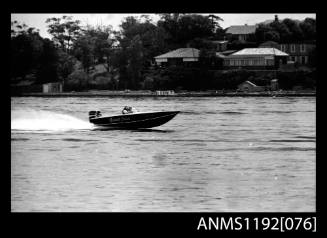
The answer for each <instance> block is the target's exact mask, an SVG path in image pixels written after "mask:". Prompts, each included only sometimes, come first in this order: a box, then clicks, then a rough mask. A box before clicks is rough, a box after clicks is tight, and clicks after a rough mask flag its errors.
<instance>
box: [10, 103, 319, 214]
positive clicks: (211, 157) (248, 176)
mask: <svg viewBox="0 0 327 238" xmlns="http://www.w3.org/2000/svg"><path fill="white" fill-rule="evenodd" d="M125 105H130V106H133V107H135V108H136V109H138V110H139V111H152V110H153V111H161V110H179V111H182V112H181V113H180V114H178V115H177V116H176V117H175V118H174V119H173V120H171V121H169V122H168V123H166V124H164V125H162V126H160V127H157V128H154V129H153V130H95V129H94V128H93V127H92V125H91V124H90V123H89V122H88V111H89V110H95V109H97V110H101V111H102V112H103V113H105V114H118V113H120V112H121V109H122V107H123V106H125ZM315 166H316V99H315V98H314V97H280V98H279V97H276V98H273V97H199V98H198V97H194V98H192V97H185V98H183V97H181V98H179V97H171V98H170V97H167V98H165V97H163V98H151V97H144V98H133V97H131V98H123V97H113V98H107V97H99V98H96V97H90V98H87V97H82V98H79V97H63V98H50V97H49V98H43V97H42V98H41V97H13V98H12V99H11V210H12V211H13V212H16V211H19V212H20V211H23V212H25V211H28V212H29V211H45V212H52V211H55V212H57V211H58V212H91V211H96V212H166V211H173V212H261V211H266V212H279V211H281V212H297V211H299V212H314V211H315V210H316V187H315V186H316V167H315Z"/></svg>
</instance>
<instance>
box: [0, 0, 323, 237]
mask: <svg viewBox="0 0 327 238" xmlns="http://www.w3.org/2000/svg"><path fill="white" fill-rule="evenodd" d="M12 4H13V3H12ZM14 4H15V6H11V7H10V9H9V11H8V13H9V14H8V15H3V16H5V17H6V19H5V20H4V22H7V21H8V19H7V16H9V17H10V14H11V13H90V12H92V13H159V12H194V13H196V12H198V13H206V12H208V13H209V12H210V13H211V12H219V13H252V12H253V13H273V12H278V13H316V14H317V15H316V17H317V18H316V19H317V23H318V24H317V27H318V28H320V30H318V33H319V34H318V39H317V47H318V49H319V51H318V59H321V60H319V61H318V62H319V63H318V65H317V67H318V68H319V69H322V68H323V67H324V64H325V63H324V61H323V54H324V53H323V52H326V51H324V49H325V44H326V43H324V42H325V41H323V40H322V39H323V35H322V32H323V31H324V28H325V25H324V22H323V13H322V12H323V8H319V6H317V4H314V3H312V2H310V3H300V2H297V1H295V2H294V3H292V2H286V1H266V2H264V1H257V2H256V1H255V2H253V1H251V3H250V2H245V1H242V2H241V3H237V2H232V1H230V2H218V1H217V2H216V3H213V2H203V1H201V2H195V1H194V2H184V3H180V5H178V4H177V3H169V4H168V3H167V2H166V1H164V2H163V1H161V2H153V1H152V2H150V1H149V2H147V3H144V2H143V3H142V4H141V3H139V2H135V3H134V4H133V5H132V4H130V3H127V2H125V3H124V2H120V3H114V5H112V3H108V2H107V3H101V2H98V3H97V4H96V6H95V9H94V6H93V5H92V6H91V7H90V3H87V2H83V3H81V1H79V2H69V3H67V2H66V3H59V2H40V3H31V2H28V1H24V2H22V3H19V2H15V3H14ZM67 4H68V6H67ZM117 4H121V5H120V6H118V5H117ZM176 4H177V6H176ZM49 5H51V6H49ZM117 6H118V7H117ZM92 8H93V9H92ZM8 26H9V24H8ZM320 33H321V34H320ZM8 35H10V34H8ZM9 40H10V38H9ZM320 49H321V50H320ZM7 50H8V55H10V48H9V47H7ZM5 63H8V67H10V65H9V64H10V63H9V61H8V60H7V62H5ZM319 73H320V72H319V71H318V76H317V78H318V82H317V104H316V106H317V130H316V136H317V144H316V155H317V157H316V212H313V213H289V212H286V213H274V212H260V213H256V212H250V213H243V212H242V213H237V212H235V213H230V212H224V213H201V212H196V213H193V212H192V213H189V212H185V213H156V212H150V213H120V212H119V213H11V211H10V209H11V202H10V201H11V195H10V194H11V193H10V191H11V177H10V175H11V170H10V165H11V163H10V153H11V151H10V148H11V142H10V137H11V132H10V126H9V123H10V122H9V118H8V121H7V119H6V120H5V122H4V124H5V127H2V130H4V133H2V134H3V135H8V138H9V140H8V138H7V139H5V142H4V143H3V144H2V145H3V148H4V147H5V148H6V152H5V153H7V152H8V155H9V156H8V157H7V158H9V159H8V160H6V163H5V167H6V168H9V169H8V170H7V169H6V170H5V171H6V173H2V175H5V179H4V180H3V181H6V186H5V188H6V189H5V191H6V192H7V196H5V202H4V203H2V204H5V209H4V211H5V214H6V215H7V216H6V221H5V222H6V223H7V222H8V224H9V226H10V228H11V229H10V231H11V232H12V233H17V232H18V233H21V234H24V235H25V234H27V233H34V232H36V233H38V234H40V235H42V236H43V235H44V236H47V235H48V234H56V235H67V231H70V234H77V233H79V234H86V235H88V234H91V235H92V237H93V236H95V235H96V234H99V232H100V233H101V234H102V235H105V236H112V235H116V236H117V235H118V236H121V235H122V234H123V233H126V232H127V233H130V234H131V235H136V234H137V233H140V234H142V233H144V232H145V233H148V234H151V235H154V236H155V235H161V234H176V232H178V233H181V234H183V235H188V234H196V235H201V236H202V235H206V234H213V235H219V234H220V233H221V232H223V233H224V232H225V231H216V230H211V231H197V230H196V228H197V226H198V222H199V219H200V218H201V217H212V218H215V217H225V218H228V217H238V216H241V217H243V218H245V217H249V218H254V217H270V218H272V217H282V216H284V217H298V216H301V217H303V218H305V217H308V216H316V217H317V231H318V233H319V232H320V231H322V230H323V224H324V223H323V222H322V220H321V219H322V217H323V216H322V205H323V202H324V200H323V199H322V184H323V182H322V174H323V173H324V172H323V169H324V167H323V164H322V161H323V159H324V156H323V153H322V144H321V142H320V141H321V138H323V136H324V133H323V132H322V131H321V130H318V127H319V128H321V125H323V124H324V121H325V120H323V119H322V117H320V116H321V114H322V113H318V112H319V111H321V110H323V94H324V93H323V92H322V91H321V90H320V89H324V88H325V87H324V85H323V81H324V80H325V79H324V76H323V75H322V74H319ZM7 78H9V73H8V77H7ZM320 79H322V80H323V81H320ZM326 80H327V79H326ZM6 86H8V88H7V87H6V88H7V89H8V90H3V92H2V95H1V96H2V97H3V100H1V103H3V104H4V105H2V109H4V110H3V111H4V113H6V112H5V111H6V110H7V108H8V111H9V110H10V106H9V105H10V104H9V103H10V101H11V100H10V85H9V83H8V84H7V85H6ZM7 94H8V95H7ZM8 111H7V113H6V114H7V115H10V114H9V112H8ZM318 114H319V117H318ZM7 123H8V124H7ZM7 133H8V134H7ZM9 143H10V144H9ZM8 172H9V173H8ZM8 178H9V179H8ZM319 187H320V189H318V188H319ZM7 228H8V227H7ZM241 231H242V232H247V231H245V230H241ZM251 231H252V232H253V231H255V230H251ZM239 232H240V231H234V233H239ZM265 233H267V231H266V232H265ZM286 234H287V233H286Z"/></svg>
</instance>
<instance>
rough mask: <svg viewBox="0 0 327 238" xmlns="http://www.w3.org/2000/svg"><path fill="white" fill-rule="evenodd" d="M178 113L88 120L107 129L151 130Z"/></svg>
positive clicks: (138, 114)
mask: <svg viewBox="0 0 327 238" xmlns="http://www.w3.org/2000/svg"><path fill="white" fill-rule="evenodd" d="M178 113H179V111H167V112H147V113H132V114H124V115H118V116H111V117H96V118H92V119H90V122H91V123H93V124H94V125H96V126H100V127H107V128H118V129H121V128H127V129H138V128H152V127H157V126H161V125H163V124H165V123H166V122H168V121H170V120H171V119H173V118H174V117H175V116H176V115H177V114H178Z"/></svg>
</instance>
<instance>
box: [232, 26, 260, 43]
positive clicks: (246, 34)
mask: <svg viewBox="0 0 327 238" xmlns="http://www.w3.org/2000/svg"><path fill="white" fill-rule="evenodd" d="M256 29H257V25H247V24H245V25H233V26H230V27H229V28H228V29H227V31H226V34H227V37H228V38H230V39H237V40H239V41H249V40H250V41H251V37H253V36H254V34H255V30H256Z"/></svg>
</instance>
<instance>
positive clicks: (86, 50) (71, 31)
mask: <svg viewBox="0 0 327 238" xmlns="http://www.w3.org/2000/svg"><path fill="white" fill-rule="evenodd" d="M159 17H160V19H159V20H158V22H153V20H152V19H151V18H150V17H149V16H148V15H142V16H140V17H133V16H129V17H126V18H125V19H123V20H122V22H121V24H120V28H119V30H114V29H113V28H112V26H110V25H105V26H104V25H98V26H91V25H86V26H83V25H82V24H81V22H80V21H78V20H74V19H73V18H72V17H71V16H63V17H61V18H55V17H53V18H49V19H47V20H46V23H47V30H48V33H49V34H50V35H51V36H52V38H51V39H48V38H43V37H41V36H40V34H39V31H38V30H37V29H35V28H32V27H28V26H27V25H25V24H21V23H19V22H17V21H14V22H11V80H12V82H13V83H16V82H19V81H22V80H25V79H32V80H34V81H35V83H36V84H41V83H46V82H54V81H61V82H68V81H69V80H72V79H74V77H75V78H77V81H79V83H80V84H81V85H87V84H88V82H89V81H90V79H91V77H92V72H93V71H92V70H94V67H95V66H96V65H102V66H103V67H104V68H105V69H106V72H105V73H104V74H103V76H104V77H107V78H110V81H111V85H112V88H113V89H126V88H129V89H139V88H141V87H142V85H144V82H145V75H146V73H145V71H146V70H147V69H148V68H149V66H150V65H151V64H152V63H153V57H155V56H157V55H160V54H163V53H166V52H167V51H170V50H175V49H177V48H181V47H186V46H187V47H194V48H198V49H200V50H201V56H203V55H207V56H210V55H213V54H214V52H215V46H214V44H213V43H212V41H214V40H223V39H225V36H226V35H225V31H226V29H223V28H222V27H221V26H220V24H219V23H220V21H223V19H222V18H220V17H219V16H216V15H207V16H204V15H198V14H178V13H175V14H159ZM295 25H296V26H295ZM315 34H316V33H315V20H314V19H311V18H307V19H305V20H304V21H303V22H300V23H298V22H296V21H293V20H291V19H284V20H283V21H281V22H280V21H274V22H272V23H270V24H266V25H263V24H261V25H259V26H258V28H257V31H256V34H255V36H256V38H257V42H263V41H267V40H274V41H277V42H284V41H285V42H286V41H292V40H295V39H296V40H300V39H305V40H308V39H314V38H315V36H316V35H315ZM77 70H80V71H78V72H79V73H76V72H77ZM74 72H75V74H74Z"/></svg>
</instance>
